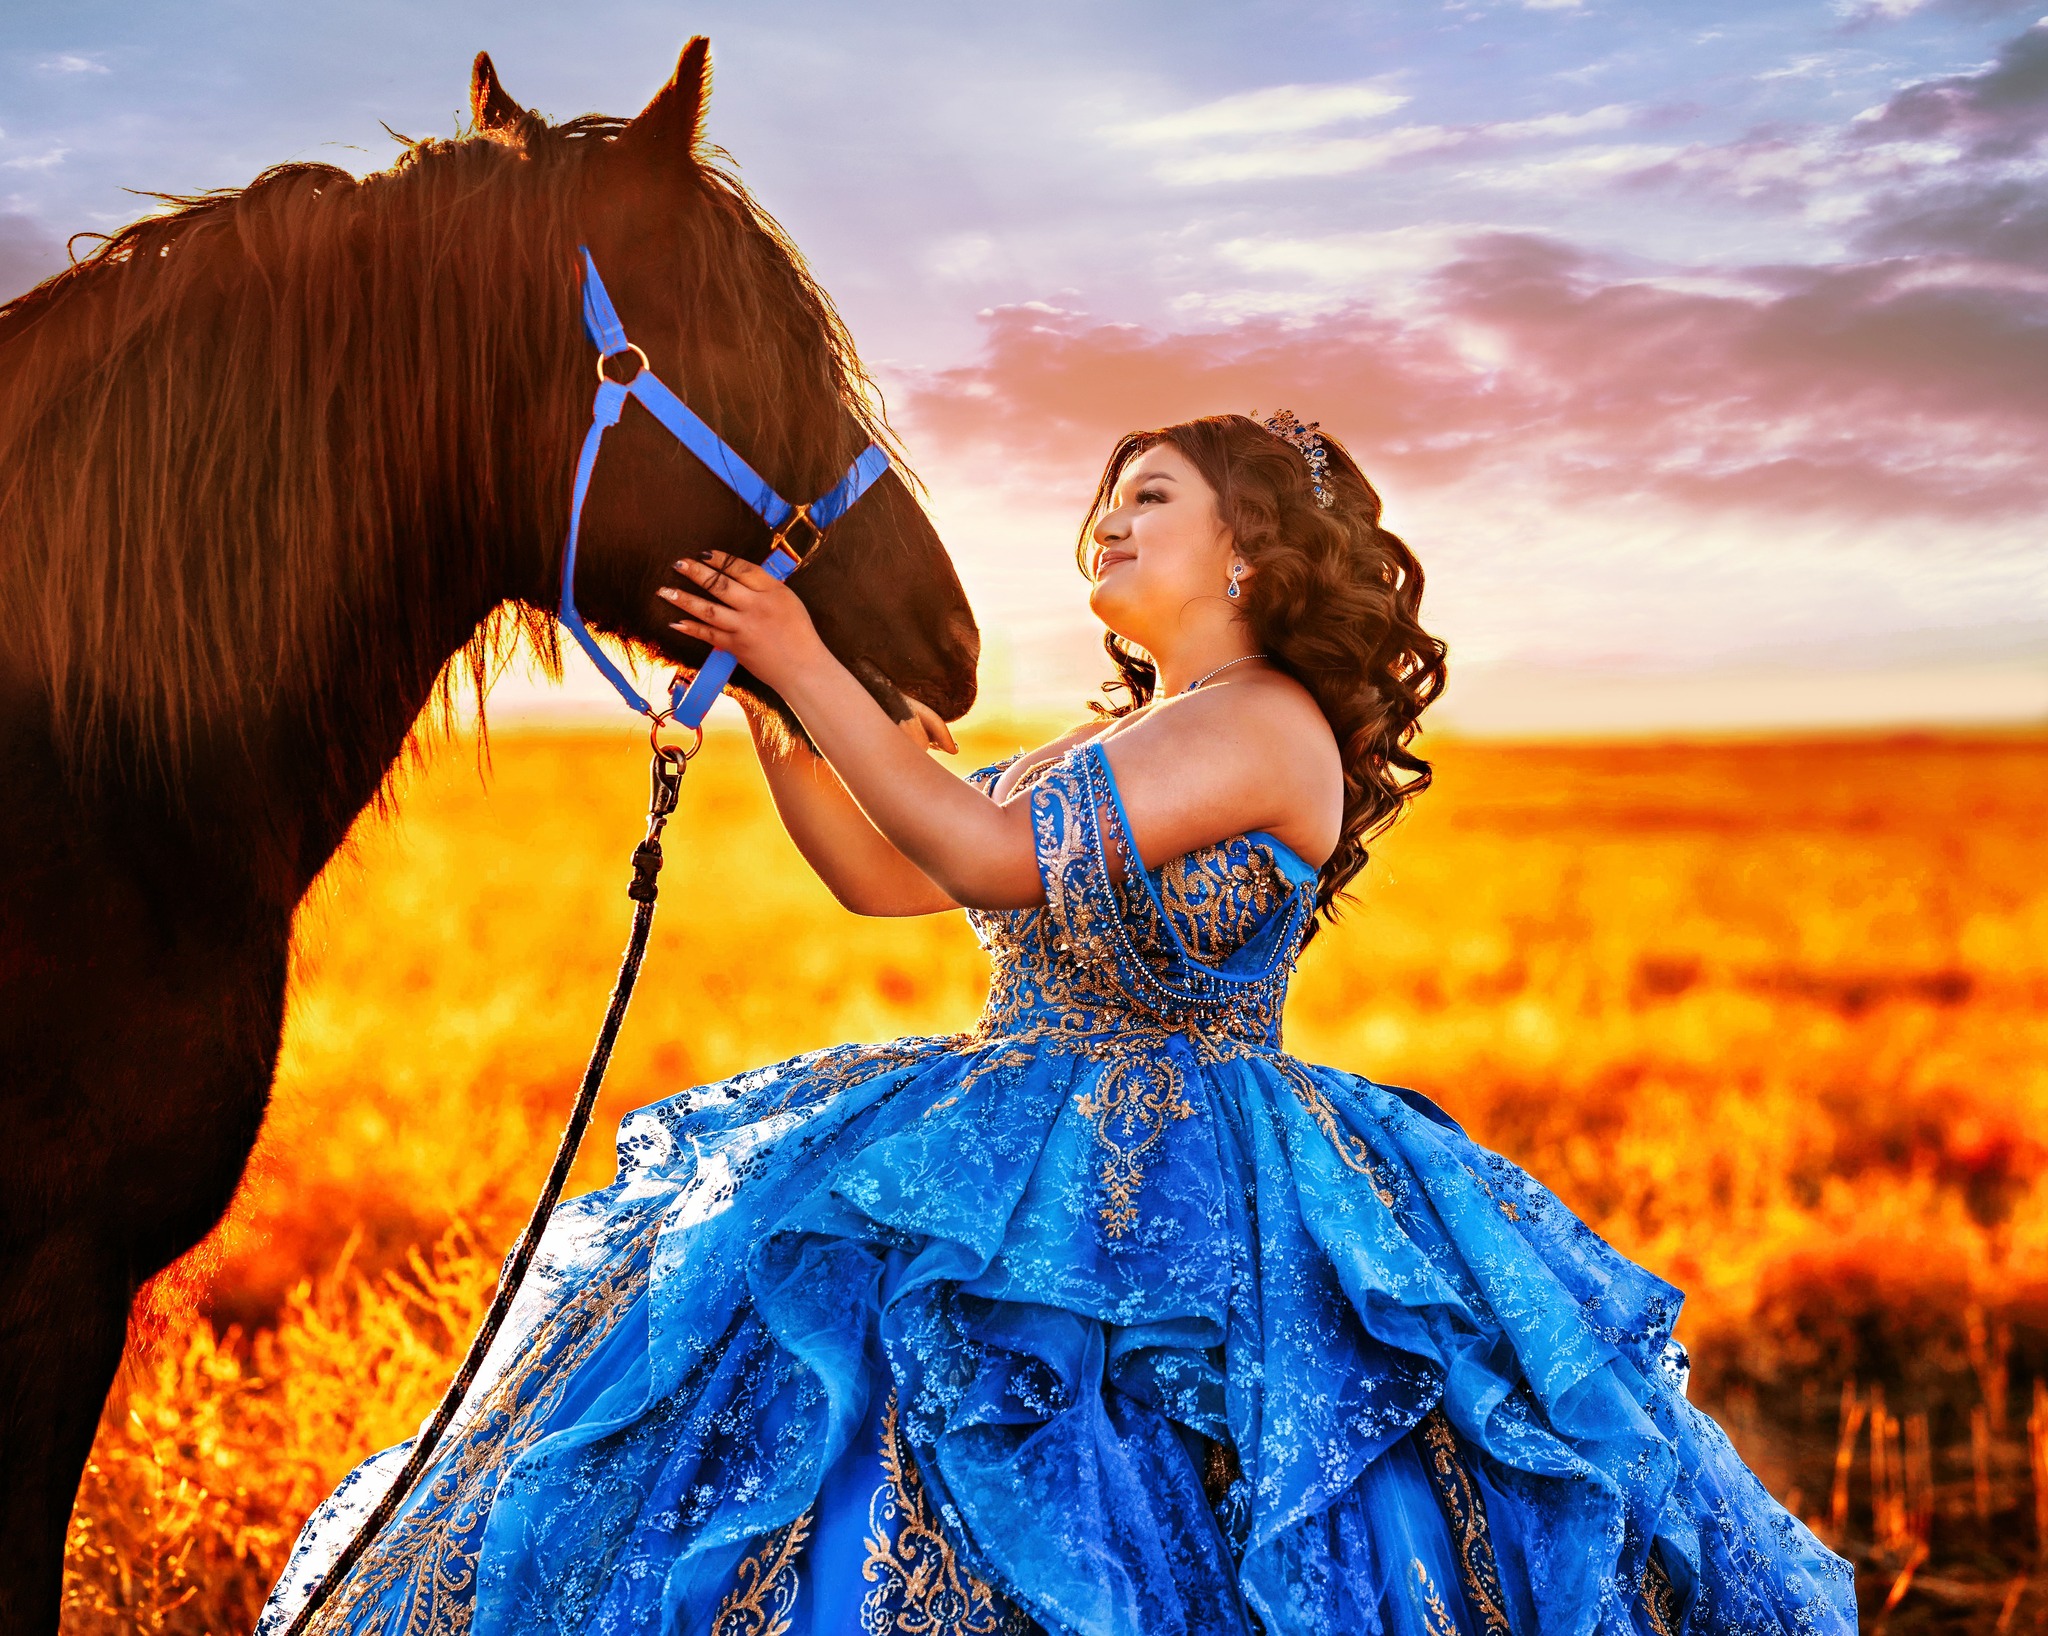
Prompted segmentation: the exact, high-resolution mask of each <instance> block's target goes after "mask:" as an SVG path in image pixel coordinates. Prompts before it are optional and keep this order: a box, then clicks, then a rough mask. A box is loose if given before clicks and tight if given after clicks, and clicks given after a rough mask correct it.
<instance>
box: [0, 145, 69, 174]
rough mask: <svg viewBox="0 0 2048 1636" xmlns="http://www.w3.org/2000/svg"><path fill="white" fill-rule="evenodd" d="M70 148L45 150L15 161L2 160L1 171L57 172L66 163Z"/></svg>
mask: <svg viewBox="0 0 2048 1636" xmlns="http://www.w3.org/2000/svg"><path fill="white" fill-rule="evenodd" d="M70 151H71V150H70V149H69V148H45V149H44V150H43V151H42V152H41V153H28V154H23V155H21V156H20V157H19V158H15V159H0V170H55V169H56V168H57V167H58V166H59V165H61V164H63V163H64V156H65V155H66V154H68V153H69V152H70Z"/></svg>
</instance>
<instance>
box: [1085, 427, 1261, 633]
mask: <svg viewBox="0 0 2048 1636" xmlns="http://www.w3.org/2000/svg"><path fill="white" fill-rule="evenodd" d="M1092 533H1093V538H1094V541H1095V556H1094V559H1093V561H1092V563H1091V564H1090V568H1091V572H1092V576H1093V578H1094V581H1095V584H1094V588H1093V589H1092V590H1091V591H1090V592H1089V593H1088V606H1089V608H1090V609H1091V610H1092V611H1093V612H1094V614H1095V617H1096V618H1097V619H1099V620H1101V621H1102V622H1103V624H1105V625H1107V626H1108V627H1109V628H1110V629H1111V630H1113V631H1115V632H1116V634H1117V635H1119V636H1121V637H1122V638H1124V640H1125V641H1127V642H1134V643H1136V644H1137V645H1138V646H1139V647H1141V648H1143V649H1145V651H1146V652H1148V653H1151V654H1153V655H1155V656H1156V655H1157V654H1158V653H1159V651H1160V647H1161V644H1162V643H1164V644H1165V645H1167V646H1171V645H1172V643H1173V639H1174V637H1175V635H1176V634H1178V633H1179V632H1180V631H1181V630H1182V629H1183V627H1184V626H1185V624H1186V621H1187V617H1188V614H1189V613H1190V612H1191V611H1193V610H1195V609H1204V610H1205V611H1206V612H1207V613H1208V615H1209V617H1212V618H1213V617H1214V614H1215V613H1216V612H1217V611H1218V610H1217V609H1215V608H1214V607H1213V606H1212V602H1211V599H1221V598H1222V597H1223V594H1224V590H1225V588H1226V587H1227V586H1228V585H1229V583H1230V568H1231V563H1232V561H1233V558H1234V551H1233V541H1232V540H1231V536H1230V530H1229V529H1228V528H1226V527H1225V526H1224V523H1223V518H1222V516H1221V514H1220V512H1219V510H1218V507H1217V502H1216V491H1215V490H1214V489H1212V488H1211V487H1209V485H1208V483H1207V481H1205V480H1204V478H1203V477H1202V474H1201V472H1200V471H1198V470H1197V469H1196V467H1195V464H1194V462H1193V461H1191V460H1189V459H1188V457H1187V456H1186V455H1184V454H1182V453H1181V452H1180V450H1178V449H1176V448H1175V447H1174V446H1173V445H1172V444H1171V443H1161V444H1158V445H1155V446H1154V447H1152V448H1150V449H1145V450H1143V451H1141V452H1140V453H1138V454H1135V455H1133V456H1132V457H1131V458H1130V460H1129V461H1128V462H1127V463H1126V464H1125V466H1124V469H1123V470H1122V471H1121V472H1119V473H1118V474H1117V480H1116V488H1115V490H1114V491H1113V492H1112V493H1111V495H1110V501H1109V509H1108V510H1106V511H1104V512H1103V513H1102V515H1101V516H1099V517H1098V518H1096V520H1095V527H1094V529H1093V531H1092ZM1223 606H1224V607H1225V608H1230V609H1232V610H1233V611H1234V610H1235V607H1236V604H1234V603H1231V602H1228V601H1225V602H1224V603H1223Z"/></svg>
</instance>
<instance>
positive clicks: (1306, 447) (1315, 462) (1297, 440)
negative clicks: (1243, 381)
mask: <svg viewBox="0 0 2048 1636" xmlns="http://www.w3.org/2000/svg"><path fill="white" fill-rule="evenodd" d="M1251 418H1252V419H1253V420H1259V412H1258V410H1256V409H1254V410H1253V411H1252V413H1251ZM1259 424H1260V425H1261V426H1263V427H1265V428H1266V430H1267V431H1269V432H1271V433H1272V434H1273V435H1274V436H1275V437H1277V438H1281V439H1283V440H1285V441H1286V442H1289V443H1292V444H1293V445H1294V446H1295V447H1296V448H1297V449H1299V450H1300V451H1301V458H1302V459H1304V460H1306V461H1307V462H1308V486H1309V487H1310V488H1311V489H1313V490H1314V491H1315V497H1316V504H1317V505H1319V506H1325V507H1327V506H1333V505H1335V504H1336V503H1337V496H1336V494H1335V492H1334V491H1333V490H1332V489H1331V487H1330V483H1329V476H1330V451H1329V450H1328V449H1326V448H1324V447H1323V438H1322V432H1321V430H1320V428H1321V426H1322V422H1321V421H1318V420H1312V421H1310V422H1309V423H1308V424H1307V425H1306V426H1304V425H1302V423H1301V422H1300V421H1298V420H1296V419H1295V418H1294V411H1293V410H1292V409H1282V410H1281V411H1280V412H1279V413H1278V414H1277V415H1274V416H1273V417H1272V418H1271V419H1270V420H1260V421H1259Z"/></svg>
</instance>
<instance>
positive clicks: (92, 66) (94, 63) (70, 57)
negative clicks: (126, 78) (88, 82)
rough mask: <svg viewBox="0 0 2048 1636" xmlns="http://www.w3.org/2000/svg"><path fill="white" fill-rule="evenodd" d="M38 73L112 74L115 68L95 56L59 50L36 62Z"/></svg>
mask: <svg viewBox="0 0 2048 1636" xmlns="http://www.w3.org/2000/svg"><path fill="white" fill-rule="evenodd" d="M36 72H37V73H38V74H111V73H112V72H113V70H112V69H111V68H109V67H108V66H107V65H106V64H105V63H103V62H101V61H99V60H98V59H97V58H95V57H87V56H81V55H80V54H79V53H77V52H75V51H64V52H59V53H58V54H57V55H56V56H54V57H45V58H44V59H43V60H42V61H41V62H39V63H37V64H36Z"/></svg>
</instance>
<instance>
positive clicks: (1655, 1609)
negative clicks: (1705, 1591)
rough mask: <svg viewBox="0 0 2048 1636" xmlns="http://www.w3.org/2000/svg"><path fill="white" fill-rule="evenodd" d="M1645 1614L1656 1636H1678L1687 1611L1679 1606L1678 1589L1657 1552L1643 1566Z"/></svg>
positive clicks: (1651, 1554)
mask: <svg viewBox="0 0 2048 1636" xmlns="http://www.w3.org/2000/svg"><path fill="white" fill-rule="evenodd" d="M1640 1595H1641V1599H1642V1604H1643V1613H1644V1615H1645V1616H1646V1617H1647V1618H1648V1619H1649V1621H1650V1629H1651V1631H1652V1632H1653V1633H1654V1636H1678V1627H1679V1625H1680V1623H1681V1622H1682V1621H1683V1620H1684V1618H1685V1609H1684V1608H1683V1607H1682V1606H1681V1605H1680V1604H1679V1600H1678V1588H1677V1587H1676V1586H1675V1585H1673V1584H1672V1583H1671V1576H1670V1575H1669V1574H1667V1573H1666V1572H1665V1571H1664V1564H1663V1563H1662V1562H1660V1561H1658V1560H1657V1553H1656V1550H1655V1549H1654V1548H1653V1549H1652V1550H1651V1552H1650V1560H1649V1561H1648V1562H1646V1563H1644V1564H1643V1585H1642V1590H1641V1592H1640Z"/></svg>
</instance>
